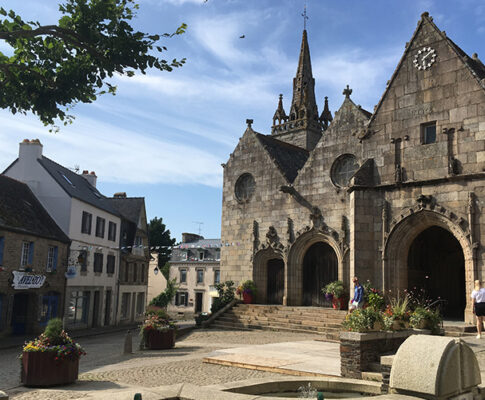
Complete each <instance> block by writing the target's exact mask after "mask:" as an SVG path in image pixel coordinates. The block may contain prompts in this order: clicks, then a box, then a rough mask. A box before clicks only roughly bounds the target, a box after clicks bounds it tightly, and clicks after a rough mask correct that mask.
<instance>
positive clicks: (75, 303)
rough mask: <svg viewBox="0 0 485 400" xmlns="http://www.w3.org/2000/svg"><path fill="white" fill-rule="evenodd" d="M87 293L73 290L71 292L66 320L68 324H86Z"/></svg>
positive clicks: (88, 294)
mask: <svg viewBox="0 0 485 400" xmlns="http://www.w3.org/2000/svg"><path fill="white" fill-rule="evenodd" d="M90 294H91V293H90V292H89V291H80V290H75V291H73V292H71V297H70V298H69V307H68V310H67V320H68V322H69V323H70V324H79V323H87V322H88V316H89V299H90Z"/></svg>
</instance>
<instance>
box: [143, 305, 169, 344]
mask: <svg viewBox="0 0 485 400" xmlns="http://www.w3.org/2000/svg"><path fill="white" fill-rule="evenodd" d="M175 330H176V327H175V324H174V323H173V321H172V320H171V319H170V317H169V316H168V314H167V313H166V312H165V311H164V310H154V309H152V310H149V311H147V312H146V314H145V320H144V321H143V324H142V325H141V327H140V336H141V342H142V343H141V347H142V348H143V347H147V348H149V349H151V350H160V349H171V348H172V347H173V346H175Z"/></svg>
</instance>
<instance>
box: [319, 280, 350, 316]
mask: <svg viewBox="0 0 485 400" xmlns="http://www.w3.org/2000/svg"><path fill="white" fill-rule="evenodd" d="M322 292H323V293H324V294H325V296H327V295H331V296H332V306H333V308H334V309H335V310H343V309H344V308H345V305H346V302H345V296H346V294H347V293H346V290H345V287H344V283H343V282H342V281H333V282H330V283H329V284H327V285H326V286H325V287H324V288H323V289H322Z"/></svg>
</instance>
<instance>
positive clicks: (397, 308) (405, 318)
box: [387, 295, 410, 331]
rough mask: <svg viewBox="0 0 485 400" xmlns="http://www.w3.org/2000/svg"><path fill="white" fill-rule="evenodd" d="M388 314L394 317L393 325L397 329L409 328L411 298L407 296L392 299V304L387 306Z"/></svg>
mask: <svg viewBox="0 0 485 400" xmlns="http://www.w3.org/2000/svg"><path fill="white" fill-rule="evenodd" d="M387 314H388V315H389V314H390V315H392V317H393V321H394V323H393V327H392V329H393V330H395V331H399V330H402V329H407V328H409V317H410V311H409V298H408V297H407V296H404V297H401V296H399V295H398V296H397V297H396V298H393V299H391V301H390V304H389V305H388V306H387Z"/></svg>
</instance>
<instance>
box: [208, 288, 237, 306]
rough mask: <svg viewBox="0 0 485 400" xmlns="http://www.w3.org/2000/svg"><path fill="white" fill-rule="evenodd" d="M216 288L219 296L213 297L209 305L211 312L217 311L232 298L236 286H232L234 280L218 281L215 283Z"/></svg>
mask: <svg viewBox="0 0 485 400" xmlns="http://www.w3.org/2000/svg"><path fill="white" fill-rule="evenodd" d="M216 290H217V293H218V294H219V297H216V298H214V302H213V303H212V306H211V313H215V312H217V311H219V310H220V309H221V308H223V307H224V306H226V305H227V304H229V303H230V302H231V301H233V300H234V293H235V292H236V288H235V287H234V281H226V282H224V283H218V284H217V285H216Z"/></svg>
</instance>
